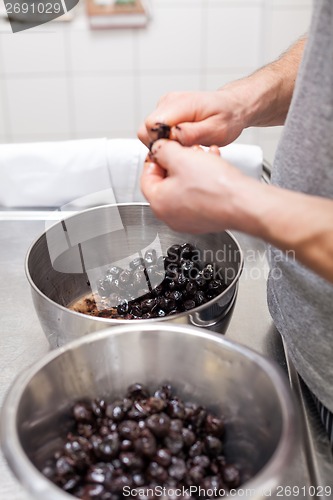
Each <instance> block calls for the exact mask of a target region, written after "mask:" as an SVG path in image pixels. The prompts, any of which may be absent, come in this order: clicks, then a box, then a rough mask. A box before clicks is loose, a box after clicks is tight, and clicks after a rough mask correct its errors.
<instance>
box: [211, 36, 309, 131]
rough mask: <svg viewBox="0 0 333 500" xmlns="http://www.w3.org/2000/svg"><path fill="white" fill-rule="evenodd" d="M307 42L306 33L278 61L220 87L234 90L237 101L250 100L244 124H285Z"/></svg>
mask: <svg viewBox="0 0 333 500" xmlns="http://www.w3.org/2000/svg"><path fill="white" fill-rule="evenodd" d="M305 42H306V37H302V38H301V39H300V40H298V41H297V42H296V43H295V44H294V45H293V46H292V47H291V48H290V49H289V50H288V51H287V52H285V53H284V54H282V55H281V57H280V58H279V59H277V60H276V61H274V62H272V63H270V64H268V65H267V66H264V67H263V68H261V69H259V70H257V71H256V72H255V73H253V74H252V75H250V76H248V77H247V78H243V79H241V80H237V81H235V82H232V83H230V84H227V85H226V86H224V87H222V88H221V89H220V91H221V92H223V91H224V90H227V91H228V92H229V93H230V92H232V94H233V95H234V99H235V101H237V100H241V101H242V102H244V101H245V102H246V103H247V106H246V108H245V109H244V116H243V122H244V125H245V127H244V128H247V127H269V126H273V125H283V124H284V122H285V119H286V116H287V113H288V110H289V106H290V102H291V98H292V95H293V92H294V86H295V81H296V77H297V73H298V69H299V65H300V62H301V59H302V56H303V51H304V46H305ZM238 96H239V97H238Z"/></svg>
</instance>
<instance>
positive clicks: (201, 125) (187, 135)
mask: <svg viewBox="0 0 333 500" xmlns="http://www.w3.org/2000/svg"><path fill="white" fill-rule="evenodd" d="M212 121H213V120H212V119H210V118H207V119H205V120H202V121H199V122H184V123H179V124H178V125H177V126H175V127H172V128H171V135H172V139H175V140H176V141H178V142H180V144H182V145H183V146H194V145H195V144H202V145H203V146H210V145H211V144H218V143H220V142H221V137H219V134H218V128H217V126H216V124H214V123H212ZM215 130H216V132H215Z"/></svg>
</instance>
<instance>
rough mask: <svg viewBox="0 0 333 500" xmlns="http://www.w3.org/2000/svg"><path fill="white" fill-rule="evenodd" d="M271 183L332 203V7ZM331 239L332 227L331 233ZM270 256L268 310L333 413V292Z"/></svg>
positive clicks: (307, 63) (312, 38)
mask: <svg viewBox="0 0 333 500" xmlns="http://www.w3.org/2000/svg"><path fill="white" fill-rule="evenodd" d="M272 182H273V184H275V185H278V186H280V187H282V188H286V189H291V190H294V191H300V192H302V193H307V194H309V195H315V196H322V197H325V198H333V1H332V0H316V1H315V2H314V13H313V18H312V23H311V28H310V32H309V38H308V41H307V44H306V48H305V52H304V57H303V61H302V64H301V68H300V72H299V75H298V78H297V81H296V87H295V92H294V95H293V99H292V103H291V107H290V111H289V114H288V117H287V120H286V124H285V127H284V131H283V135H282V138H281V141H280V144H279V147H278V151H277V154H276V158H275V162H274V168H273V175H272ZM332 232H333V227H332ZM281 255H282V254H281V252H280V251H278V250H276V249H274V248H271V249H270V261H271V275H270V278H269V282H268V305H269V308H270V312H271V314H272V317H273V319H274V322H275V324H276V327H277V329H278V330H279V331H280V333H281V334H282V335H283V337H284V338H285V340H286V343H287V347H288V350H289V353H290V355H291V358H292V360H293V362H294V364H295V366H296V369H297V370H298V372H299V374H300V375H301V377H302V378H303V379H304V381H305V382H306V383H307V385H308V387H309V388H310V389H311V390H312V392H313V393H314V394H315V395H316V396H317V397H318V399H319V400H320V401H321V402H322V403H323V404H324V405H325V406H326V407H327V408H328V409H329V410H331V411H333V285H332V284H330V283H329V282H328V281H326V280H325V279H322V278H320V277H319V276H318V275H316V274H315V273H313V272H311V271H309V269H307V268H306V267H304V266H302V265H301V264H300V263H298V262H296V261H295V260H294V259H293V258H291V257H290V256H289V258H286V257H284V258H282V259H281Z"/></svg>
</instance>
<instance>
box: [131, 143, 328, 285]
mask: <svg viewBox="0 0 333 500" xmlns="http://www.w3.org/2000/svg"><path fill="white" fill-rule="evenodd" d="M211 151H212V152H213V153H216V149H215V148H214V147H213V148H211ZM152 158H153V161H151V162H149V163H148V162H147V163H146V165H145V167H144V172H143V175H142V178H141V187H142V191H143V193H144V195H145V196H146V198H147V200H148V201H149V202H150V204H151V207H152V210H153V211H154V213H155V214H156V216H157V217H158V218H160V219H162V220H163V221H164V222H166V224H168V225H169V226H170V227H171V228H173V229H174V230H176V231H182V232H189V233H197V234H200V233H208V232H219V231H223V230H224V229H235V230H238V231H243V232H245V233H248V234H251V235H253V236H256V237H259V238H262V239H263V240H265V241H267V242H269V243H272V244H273V245H274V246H276V247H278V248H281V249H282V250H290V249H293V250H295V254H296V258H297V259H298V260H299V261H300V262H303V263H304V264H305V265H307V266H308V267H310V268H311V269H313V270H314V271H316V272H317V273H318V274H320V275H321V276H323V277H324V278H326V279H327V280H330V281H331V282H333V201H332V200H328V199H325V198H320V197H316V196H310V195H306V194H302V193H295V192H293V191H288V190H286V189H281V188H278V187H275V186H268V185H265V184H263V183H260V182H258V181H256V180H254V179H251V178H249V177H247V176H245V175H243V174H242V173H240V172H239V171H238V170H237V169H236V168H235V167H233V166H231V165H230V164H228V163H227V162H226V161H224V160H223V159H222V158H220V157H219V156H217V155H216V154H209V153H205V152H204V151H202V150H201V149H200V148H195V149H193V148H186V147H183V146H181V145H180V144H179V143H177V142H175V141H168V140H160V141H156V142H155V143H154V145H153V148H152Z"/></svg>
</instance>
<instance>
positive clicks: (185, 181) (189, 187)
mask: <svg viewBox="0 0 333 500" xmlns="http://www.w3.org/2000/svg"><path fill="white" fill-rule="evenodd" d="M211 153H213V154H211ZM152 158H153V161H150V162H147V163H146V164H145V167H144V171H143V175H142V178H141V188H142V191H143V194H144V195H145V197H146V198H147V200H148V201H149V202H150V204H151V207H152V210H153V211H154V212H155V214H156V216H157V217H158V218H160V219H162V220H163V221H164V222H166V224H168V225H169V226H171V227H172V228H173V229H174V230H176V231H186V232H191V233H207V232H217V231H222V230H224V229H226V228H232V227H235V224H236V220H234V219H235V217H234V216H235V215H236V214H235V210H234V206H235V199H234V198H235V196H237V186H238V187H239V189H240V188H241V186H242V185H243V184H244V182H248V180H249V179H248V178H247V177H245V176H244V175H243V174H241V173H240V172H239V171H238V170H237V169H236V168H235V167H233V166H231V165H230V164H228V163H227V162H226V161H224V160H222V158H221V157H220V156H219V150H218V148H217V147H216V146H215V147H214V146H213V147H212V148H211V149H210V152H209V153H206V152H204V151H203V150H202V149H201V148H198V147H195V148H186V147H183V146H181V145H180V144H179V143H177V142H175V141H167V140H159V141H157V142H155V144H154V146H153V149H152ZM161 165H162V166H163V167H162V166H161Z"/></svg>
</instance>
